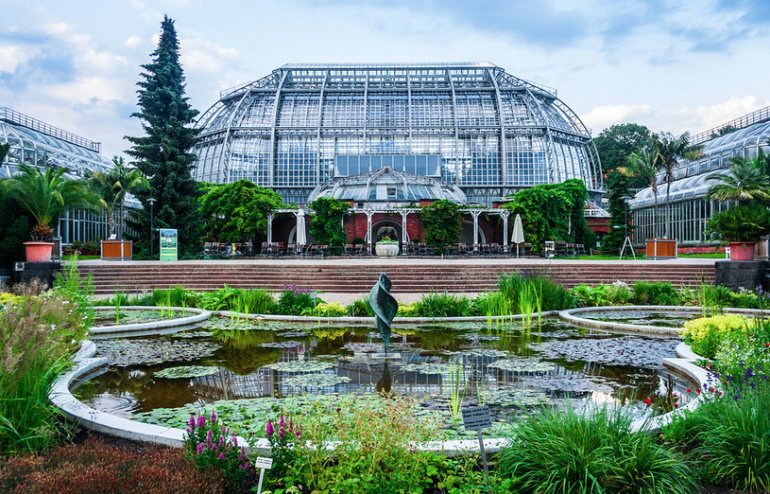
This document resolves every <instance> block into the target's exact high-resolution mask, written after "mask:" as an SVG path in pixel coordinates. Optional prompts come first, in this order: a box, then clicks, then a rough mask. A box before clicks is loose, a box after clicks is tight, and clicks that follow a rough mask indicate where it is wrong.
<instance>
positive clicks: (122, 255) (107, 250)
mask: <svg viewBox="0 0 770 494" xmlns="http://www.w3.org/2000/svg"><path fill="white" fill-rule="evenodd" d="M133 245H134V244H133V242H131V241H130V240H102V260H103V261H104V260H107V261H130V260H131V258H132V256H133Z"/></svg>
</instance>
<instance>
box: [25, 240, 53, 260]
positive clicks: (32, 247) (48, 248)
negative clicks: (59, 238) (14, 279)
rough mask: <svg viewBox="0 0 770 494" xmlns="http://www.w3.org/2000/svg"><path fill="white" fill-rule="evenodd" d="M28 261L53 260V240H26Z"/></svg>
mask: <svg viewBox="0 0 770 494" xmlns="http://www.w3.org/2000/svg"><path fill="white" fill-rule="evenodd" d="M24 248H25V249H26V250H27V262H51V253H52V252H53V242H24Z"/></svg>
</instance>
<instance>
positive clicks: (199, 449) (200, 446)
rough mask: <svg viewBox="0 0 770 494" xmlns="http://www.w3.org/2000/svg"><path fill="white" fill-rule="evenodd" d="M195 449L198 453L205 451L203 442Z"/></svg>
mask: <svg viewBox="0 0 770 494" xmlns="http://www.w3.org/2000/svg"><path fill="white" fill-rule="evenodd" d="M195 451H197V452H198V454H201V453H203V443H198V447H197V448H196V450H195Z"/></svg>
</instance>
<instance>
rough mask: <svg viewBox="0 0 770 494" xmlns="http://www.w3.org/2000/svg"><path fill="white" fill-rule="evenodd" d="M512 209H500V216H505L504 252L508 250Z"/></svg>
mask: <svg viewBox="0 0 770 494" xmlns="http://www.w3.org/2000/svg"><path fill="white" fill-rule="evenodd" d="M510 214H511V212H510V211H500V216H502V217H503V252H506V253H507V252H508V216H509V215H510Z"/></svg>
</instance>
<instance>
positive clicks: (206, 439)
mask: <svg viewBox="0 0 770 494" xmlns="http://www.w3.org/2000/svg"><path fill="white" fill-rule="evenodd" d="M184 449H185V456H186V458H187V459H188V460H189V461H190V462H192V464H193V465H195V468H197V469H198V470H202V471H207V470H210V471H216V472H220V473H221V474H222V476H223V477H224V478H225V479H226V480H228V481H229V482H231V483H232V484H233V486H242V485H244V484H245V483H247V482H249V480H250V479H251V480H253V476H254V469H253V468H252V467H251V463H250V461H249V458H248V456H247V455H246V450H245V448H244V446H243V445H239V444H238V437H237V436H236V435H235V434H231V433H230V432H229V430H228V428H227V427H226V426H225V425H224V424H222V423H219V422H218V420H217V413H216V411H213V412H211V415H210V416H208V417H207V416H206V415H203V414H201V415H198V416H194V415H193V416H190V419H189V420H188V422H187V433H186V435H185V439H184Z"/></svg>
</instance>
